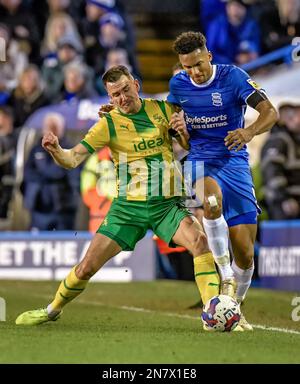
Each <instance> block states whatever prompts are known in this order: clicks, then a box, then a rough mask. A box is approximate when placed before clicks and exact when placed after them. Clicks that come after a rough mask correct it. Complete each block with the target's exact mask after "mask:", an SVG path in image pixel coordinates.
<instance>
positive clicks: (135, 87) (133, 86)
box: [106, 75, 141, 114]
mask: <svg viewBox="0 0 300 384" xmlns="http://www.w3.org/2000/svg"><path fill="white" fill-rule="evenodd" d="M106 89H107V93H108V95H109V97H110V100H111V103H112V104H114V105H115V106H116V107H118V108H119V109H120V111H121V112H123V113H126V114H128V113H137V112H138V111H139V110H140V108H141V101H140V98H139V83H138V81H137V80H134V79H132V78H128V77H127V76H125V75H122V76H121V77H120V79H119V80H118V81H116V82H115V83H107V84H106Z"/></svg>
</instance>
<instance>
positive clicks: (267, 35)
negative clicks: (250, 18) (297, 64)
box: [260, 0, 300, 52]
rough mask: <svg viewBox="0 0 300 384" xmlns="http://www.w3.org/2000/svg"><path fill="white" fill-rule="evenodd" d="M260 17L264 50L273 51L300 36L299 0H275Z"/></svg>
mask: <svg viewBox="0 0 300 384" xmlns="http://www.w3.org/2000/svg"><path fill="white" fill-rule="evenodd" d="M276 4H277V8H276V7H273V8H271V9H266V10H265V12H264V13H263V14H262V16H261V18H260V24H261V30H262V41H263V46H264V49H265V51H267V52H269V51H273V50H275V49H278V48H281V47H283V46H285V45H288V44H290V43H291V42H292V40H293V39H294V38H295V37H299V36H300V0H277V2H276Z"/></svg>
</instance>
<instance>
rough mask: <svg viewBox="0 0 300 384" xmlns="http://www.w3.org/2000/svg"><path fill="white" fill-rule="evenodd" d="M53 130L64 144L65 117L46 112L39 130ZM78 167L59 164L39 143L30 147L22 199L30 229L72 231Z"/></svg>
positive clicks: (78, 179)
mask: <svg viewBox="0 0 300 384" xmlns="http://www.w3.org/2000/svg"><path fill="white" fill-rule="evenodd" d="M46 132H53V133H54V134H55V135H56V136H58V138H59V140H60V142H63V143H64V144H63V145H64V147H65V146H66V147H67V148H68V147H70V145H69V144H68V142H67V140H66V139H65V138H64V132H65V120H64V118H63V116H62V115H60V114H58V113H49V114H47V115H46V116H45V119H44V122H43V133H46ZM79 183H80V169H79V168H78V169H73V170H71V171H70V170H66V169H64V168H61V167H59V166H58V165H57V164H56V163H55V162H54V160H53V159H52V157H51V156H50V155H49V153H48V152H46V151H45V150H44V149H43V148H42V146H41V144H40V143H39V144H37V145H36V146H34V147H33V148H32V150H31V152H30V154H29V157H28V160H27V162H26V164H25V171H24V202H25V206H26V208H27V209H28V210H29V211H30V213H31V228H35V229H39V230H53V229H57V230H72V229H73V228H74V221H75V215H76V207H77V204H78V198H79V191H80V189H79V188H80V186H79Z"/></svg>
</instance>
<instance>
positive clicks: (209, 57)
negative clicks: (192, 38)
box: [208, 51, 213, 61]
mask: <svg viewBox="0 0 300 384" xmlns="http://www.w3.org/2000/svg"><path fill="white" fill-rule="evenodd" d="M208 59H209V61H212V59H213V54H212V53H211V52H210V51H208Z"/></svg>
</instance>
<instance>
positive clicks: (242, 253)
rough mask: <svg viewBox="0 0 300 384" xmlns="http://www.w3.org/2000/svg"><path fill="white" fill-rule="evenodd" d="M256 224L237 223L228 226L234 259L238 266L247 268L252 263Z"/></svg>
mask: <svg viewBox="0 0 300 384" xmlns="http://www.w3.org/2000/svg"><path fill="white" fill-rule="evenodd" d="M256 233H257V224H239V225H235V226H233V227H229V235H230V241H231V246H232V250H233V254H234V259H235V262H236V264H237V265H238V267H240V268H242V269H248V268H250V267H251V266H252V264H253V257H254V243H255V238H256Z"/></svg>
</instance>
